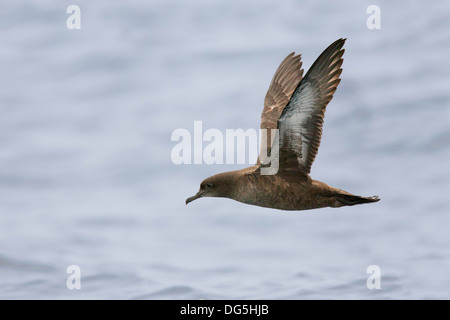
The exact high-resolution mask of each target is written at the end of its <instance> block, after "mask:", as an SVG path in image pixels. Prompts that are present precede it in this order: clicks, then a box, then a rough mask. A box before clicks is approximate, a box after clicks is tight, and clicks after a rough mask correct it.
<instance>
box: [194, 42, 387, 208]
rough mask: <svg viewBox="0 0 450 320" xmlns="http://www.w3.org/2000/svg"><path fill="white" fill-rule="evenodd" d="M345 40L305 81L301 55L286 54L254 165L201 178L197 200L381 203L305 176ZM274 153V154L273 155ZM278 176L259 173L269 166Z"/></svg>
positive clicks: (285, 204) (276, 204)
mask: <svg viewBox="0 0 450 320" xmlns="http://www.w3.org/2000/svg"><path fill="white" fill-rule="evenodd" d="M344 43H345V39H339V40H337V41H335V42H334V43H332V44H331V45H330V46H329V47H328V48H327V49H325V51H324V52H323V53H322V54H321V55H320V56H319V57H318V58H317V60H316V61H315V62H314V63H313V65H312V66H311V68H310V69H309V71H308V72H307V73H306V75H305V77H303V69H301V66H302V62H301V61H300V55H295V53H294V52H293V53H291V54H289V55H288V56H287V57H286V58H285V59H284V60H283V62H281V64H280V66H279V67H278V69H277V70H276V72H275V75H274V77H273V79H272V82H271V83H270V87H269V90H268V91H267V94H266V97H265V100H264V109H263V112H262V115H261V129H266V130H268V138H267V139H266V140H265V141H262V143H261V150H260V156H259V157H258V161H257V163H256V165H254V166H252V167H249V168H245V169H242V170H237V171H231V172H224V173H220V174H217V175H214V176H212V177H209V178H207V179H205V180H204V181H203V182H202V183H201V185H200V190H199V191H198V193H197V194H196V195H195V196H193V197H190V198H188V199H186V204H188V203H189V202H191V201H193V200H195V199H197V198H200V197H225V198H230V199H234V200H237V201H240V202H243V203H247V204H252V205H257V206H261V207H268V208H276V209H281V210H306V209H315V208H323V207H342V206H352V205H355V204H361V203H369V202H376V201H379V199H378V197H377V196H374V197H360V196H355V195H352V194H350V193H348V192H346V191H343V190H340V189H337V188H334V187H330V186H328V185H326V184H325V183H323V182H320V181H316V180H312V179H311V178H310V176H309V173H310V171H311V165H312V163H313V161H314V159H315V157H316V155H317V151H318V149H319V145H320V140H321V137H322V126H323V119H324V115H325V108H326V106H327V104H328V103H329V102H330V100H331V99H332V98H333V94H334V92H335V91H336V89H337V86H338V85H339V82H340V81H341V80H340V78H339V77H340V75H341V73H342V68H341V66H342V62H343V58H342V56H343V54H344V49H342V47H343V46H344ZM270 129H278V135H279V136H278V142H279V144H278V146H279V148H275V145H273V146H272V145H271V137H270ZM272 149H273V150H272ZM274 160H275V161H276V160H278V161H279V168H278V171H276V172H273V174H266V173H263V169H265V168H268V166H269V165H270V161H274Z"/></svg>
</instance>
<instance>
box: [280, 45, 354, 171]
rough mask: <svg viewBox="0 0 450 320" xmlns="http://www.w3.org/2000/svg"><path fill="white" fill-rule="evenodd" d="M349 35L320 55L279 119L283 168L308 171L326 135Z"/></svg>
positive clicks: (283, 169)
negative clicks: (326, 118)
mask: <svg viewBox="0 0 450 320" xmlns="http://www.w3.org/2000/svg"><path fill="white" fill-rule="evenodd" d="M344 43H345V39H339V40H337V41H335V42H334V43H332V44H331V45H330V46H329V47H328V48H327V49H325V51H324V52H323V53H322V54H321V55H320V56H319V57H318V58H317V60H316V61H315V62H314V63H313V65H312V66H311V68H310V69H309V70H308V72H307V73H306V75H305V77H304V78H303V79H302V81H301V82H300V84H299V85H298V87H297V88H296V89H295V91H294V93H293V94H292V97H291V99H290V101H289V103H288V104H287V105H286V107H285V108H284V109H283V111H282V113H281V115H280V118H279V119H278V129H279V136H280V137H279V172H281V173H289V172H291V173H297V172H298V171H299V170H300V172H301V173H303V174H305V175H308V174H309V173H310V171H311V165H312V163H313V161H314V159H315V157H316V154H317V150H318V149H319V145H320V140H321V137H322V125H323V119H324V115H325V108H326V106H327V104H328V102H330V100H331V98H333V94H334V92H335V91H336V88H337V86H338V84H339V82H340V81H341V80H340V79H339V76H340V75H341V72H342V69H341V66H342V62H343V59H342V55H343V54H344V49H342V47H343V45H344Z"/></svg>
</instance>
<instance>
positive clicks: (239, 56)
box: [0, 0, 450, 299]
mask: <svg viewBox="0 0 450 320" xmlns="http://www.w3.org/2000/svg"><path fill="white" fill-rule="evenodd" d="M70 4H74V3H72V2H67V1H56V0H52V1H39V2H38V1H28V2H26V3H24V2H19V1H17V2H8V4H5V5H4V6H3V7H2V10H1V12H0V39H1V50H0V64H1V66H2V75H1V76H0V110H1V117H0V166H1V167H0V168H1V170H0V243H1V246H0V298H2V299H49V298H50V299H184V298H188V299H198V298H202V299H216V298H225V299H245V298H248V299H336V298H341V299H422V298H424V299H448V298H450V289H449V288H450V274H449V270H450V233H449V225H450V198H449V194H450V165H449V159H450V126H449V124H450V90H449V88H450V77H449V75H450V64H449V62H448V56H449V55H450V22H449V14H450V4H449V3H446V2H443V1H442V2H438V3H433V5H432V6H427V5H425V4H424V3H423V2H421V1H410V2H408V3H407V4H406V3H399V2H397V3H388V2H381V1H339V2H329V1H327V2H326V1H301V2H300V1H286V2H283V3H282V4H280V3H277V2H273V1H245V2H241V1H214V2H211V1H204V0H203V1H202V0H195V1H151V2H142V1H135V0H132V1H127V2H124V1H121V2H114V3H111V2H109V1H95V2H94V1H85V0H83V1H81V0H80V1H78V2H77V3H76V4H77V5H79V6H80V8H81V30H68V29H67V27H66V19H67V17H68V16H69V15H68V14H67V13H66V8H67V7H68V6H69V5H70ZM371 4H377V5H379V6H380V8H381V29H380V30H369V29H368V28H367V27H366V19H367V18H368V16H369V15H368V14H367V13H366V9H367V7H368V6H369V5H371ZM340 37H346V38H347V39H348V40H347V42H346V45H345V49H346V52H345V54H344V65H343V68H344V71H343V74H342V82H341V84H340V86H339V88H338V90H337V93H336V94H335V97H334V99H333V100H332V101H331V103H330V105H329V106H328V108H327V113H326V119H325V125H324V135H323V139H322V144H321V147H320V150H319V154H318V156H317V158H316V161H315V163H314V165H313V168H312V174H311V175H312V177H313V178H314V179H317V180H321V181H324V182H326V183H328V184H330V185H332V186H335V187H338V188H341V189H344V190H348V191H349V192H352V193H355V194H360V195H365V196H370V195H375V194H378V195H379V196H380V198H381V201H380V202H379V203H376V204H371V205H363V206H355V207H347V208H340V209H331V208H329V209H320V210H313V211H304V212H295V213H293V212H282V211H277V210H271V209H264V208H259V207H253V206H246V205H243V204H240V203H237V202H233V201H231V200H226V199H201V200H199V201H196V202H193V203H192V204H190V205H189V206H186V205H185V204H184V200H185V199H186V197H188V196H191V195H192V194H194V193H195V192H196V191H197V189H198V186H199V183H200V182H201V180H203V179H204V178H205V177H207V176H209V175H212V174H215V173H218V172H222V171H228V170H235V169H239V168H242V167H243V166H241V165H179V166H176V165H174V164H173V163H172V162H171V158H170V154H171V149H172V148H173V146H174V145H175V143H174V142H172V141H171V140H170V137H171V133H172V131H173V130H175V129H178V128H186V129H189V130H192V128H193V122H194V121H195V120H201V121H203V126H204V128H205V129H206V128H218V129H221V130H224V129H226V128H244V129H248V128H258V127H259V120H260V113H261V110H262V104H263V99H264V95H265V92H266V90H267V88H268V85H269V82H270V80H271V78H272V76H273V73H274V71H275V69H276V68H277V67H278V64H279V63H280V62H281V60H282V59H283V58H284V57H285V56H286V55H287V54H288V53H290V52H292V51H296V52H297V53H302V60H303V65H304V68H305V70H306V69H308V68H309V66H310V65H311V64H312V62H313V61H314V60H315V59H316V58H317V56H318V55H319V54H320V53H321V52H322V50H324V49H325V48H326V47H327V46H328V45H329V44H330V43H332V42H333V41H334V40H336V39H338V38H340ZM69 265H77V266H79V267H80V269H81V289H80V290H69V289H68V288H67V286H66V280H67V278H68V276H69V274H67V273H66V268H67V267H68V266H69ZM369 265H378V266H379V267H380V268H381V289H380V290H369V289H368V288H367V286H366V280H367V277H368V276H369V274H367V273H366V269H367V267H368V266H369Z"/></svg>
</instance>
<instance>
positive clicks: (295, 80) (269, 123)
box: [258, 52, 303, 164]
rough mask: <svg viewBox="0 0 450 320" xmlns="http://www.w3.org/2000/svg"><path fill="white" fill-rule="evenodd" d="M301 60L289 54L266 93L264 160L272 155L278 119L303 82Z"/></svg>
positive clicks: (263, 125)
mask: <svg viewBox="0 0 450 320" xmlns="http://www.w3.org/2000/svg"><path fill="white" fill-rule="evenodd" d="M300 59H301V55H295V52H292V53H291V54H289V55H288V56H287V57H286V58H285V59H284V60H283V61H282V62H281V64H280V66H279V67H278V69H277V71H275V75H274V76H273V78H272V81H271V83H270V86H269V90H268V91H267V93H266V97H265V99H264V109H263V112H262V114H261V129H265V130H263V134H262V139H261V149H260V157H262V158H265V157H266V156H267V155H268V154H270V145H271V135H270V133H271V129H277V126H278V119H279V118H280V115H281V113H282V112H283V109H284V107H285V106H286V105H287V104H288V102H289V100H290V99H291V96H292V94H293V93H294V90H295V88H297V86H298V84H299V83H300V81H301V80H302V76H303V69H302V68H301V67H302V62H301V61H300ZM266 132H267V135H266V134H265V133H266ZM260 157H258V164H259V163H260V162H261V161H263V160H264V159H260Z"/></svg>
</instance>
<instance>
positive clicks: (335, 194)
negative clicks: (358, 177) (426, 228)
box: [210, 166, 378, 210]
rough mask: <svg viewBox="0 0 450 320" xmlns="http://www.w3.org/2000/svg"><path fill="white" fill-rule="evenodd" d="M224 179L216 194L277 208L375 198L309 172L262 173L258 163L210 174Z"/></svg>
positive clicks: (317, 205)
mask: <svg viewBox="0 0 450 320" xmlns="http://www.w3.org/2000/svg"><path fill="white" fill-rule="evenodd" d="M210 179H211V180H214V181H216V183H217V181H218V182H219V183H220V182H222V181H224V182H227V183H226V185H227V186H232V187H230V188H225V189H222V190H221V193H220V195H218V197H225V198H229V199H233V200H236V201H239V202H242V203H246V204H251V205H256V206H260V207H266V208H273V209H280V210H308V209H317V208H324V207H334V208H336V207H342V206H346V205H354V204H359V203H368V202H375V201H378V200H377V198H376V197H359V196H355V195H352V194H350V193H348V192H345V191H343V190H340V189H337V188H333V187H330V186H328V185H327V184H325V183H323V182H320V181H317V180H313V179H311V178H310V177H309V176H307V177H299V176H293V175H277V174H276V175H261V174H260V172H259V168H258V166H253V167H249V168H245V169H241V170H236V171H229V172H224V173H219V174H217V175H215V176H212V177H211V178H210Z"/></svg>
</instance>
